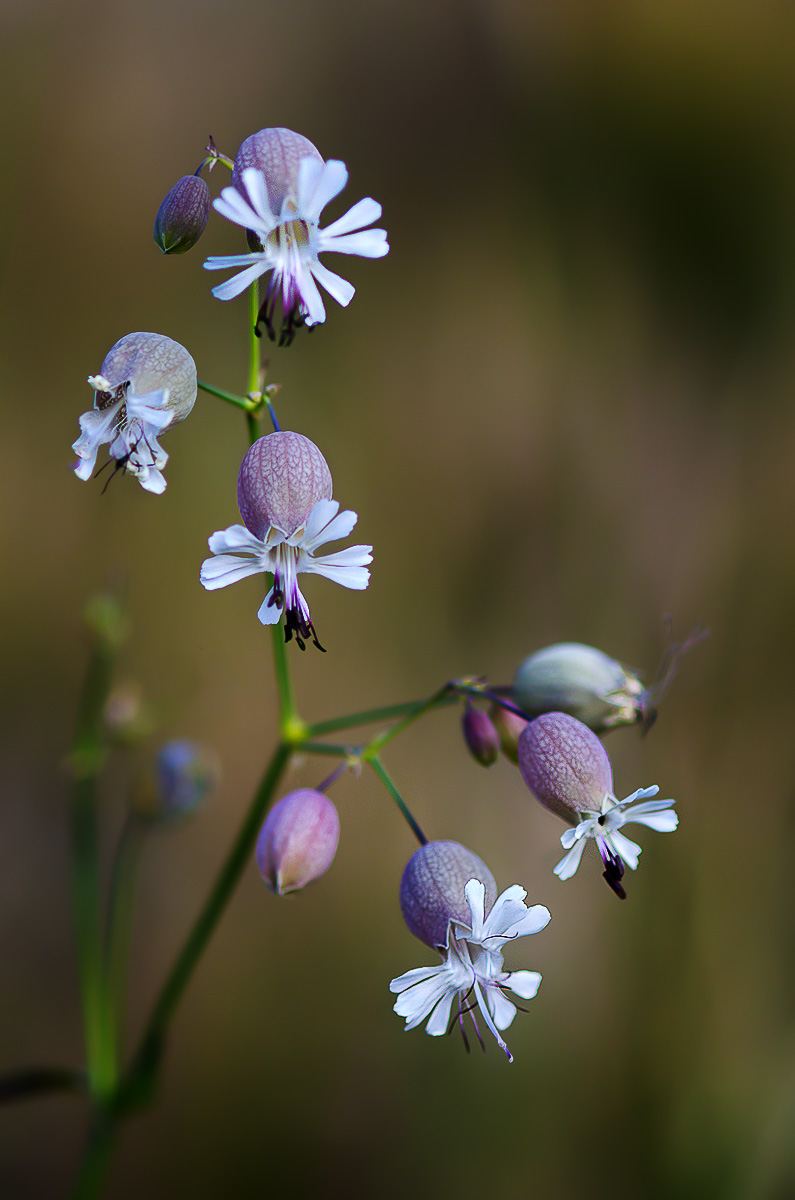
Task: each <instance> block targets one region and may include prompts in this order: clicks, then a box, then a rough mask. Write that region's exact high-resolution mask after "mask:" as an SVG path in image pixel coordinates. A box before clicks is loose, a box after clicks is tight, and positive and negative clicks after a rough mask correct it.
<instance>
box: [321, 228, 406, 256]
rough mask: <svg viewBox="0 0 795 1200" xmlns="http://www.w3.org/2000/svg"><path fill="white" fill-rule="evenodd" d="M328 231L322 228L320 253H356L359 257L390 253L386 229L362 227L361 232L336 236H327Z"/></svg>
mask: <svg viewBox="0 0 795 1200" xmlns="http://www.w3.org/2000/svg"><path fill="white" fill-rule="evenodd" d="M326 232H327V231H326V230H322V231H321V233H320V236H319V238H318V253H319V254H323V253H328V254H356V255H358V256H359V258H383V257H384V255H385V254H388V253H389V242H388V241H387V240H386V230H385V229H362V230H360V231H359V233H346V234H343V235H342V236H341V237H335V238H327V237H326Z"/></svg>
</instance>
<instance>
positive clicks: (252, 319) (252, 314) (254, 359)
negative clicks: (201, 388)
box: [246, 279, 263, 446]
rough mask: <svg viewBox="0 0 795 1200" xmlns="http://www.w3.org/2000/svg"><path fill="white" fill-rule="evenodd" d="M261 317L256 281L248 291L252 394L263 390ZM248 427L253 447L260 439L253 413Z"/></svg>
mask: <svg viewBox="0 0 795 1200" xmlns="http://www.w3.org/2000/svg"><path fill="white" fill-rule="evenodd" d="M258 316H259V280H258V279H255V280H254V282H253V283H252V285H251V287H250V288H249V289H248V362H249V366H248V390H249V392H251V393H254V392H260V391H261V390H262V383H263V379H262V343H261V341H260V339H259V338H258V337H257V332H256V331H257V317H258ZM246 423H247V425H248V440H249V443H250V444H251V445H252V446H253V445H254V443H255V442H256V440H257V438H258V437H259V426H258V424H257V418H256V417H255V416H254V414H253V413H251V412H248V413H246Z"/></svg>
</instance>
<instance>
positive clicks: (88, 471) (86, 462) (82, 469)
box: [72, 446, 97, 479]
mask: <svg viewBox="0 0 795 1200" xmlns="http://www.w3.org/2000/svg"><path fill="white" fill-rule="evenodd" d="M72 449H73V450H74V446H73V447H72ZM96 461H97V452H96V450H95V451H94V452H93V454H90V455H87V456H86V457H81V458H78V460H77V462H76V463H75V464H74V467H73V470H74V473H75V475H76V476H77V478H78V479H90V478H91V476H92V474H93V471H94V466H95V464H96Z"/></svg>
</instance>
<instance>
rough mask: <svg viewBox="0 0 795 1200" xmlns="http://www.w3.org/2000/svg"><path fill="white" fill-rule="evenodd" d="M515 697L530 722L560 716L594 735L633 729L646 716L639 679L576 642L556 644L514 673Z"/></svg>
mask: <svg viewBox="0 0 795 1200" xmlns="http://www.w3.org/2000/svg"><path fill="white" fill-rule="evenodd" d="M513 692H514V698H515V700H516V703H517V706H518V707H519V708H521V709H522V711H523V712H526V713H527V715H528V716H529V717H536V716H540V715H541V714H542V713H547V712H564V713H568V714H569V715H570V716H572V717H576V718H577V720H578V721H582V722H583V724H585V725H587V726H588V728H589V729H592V730H594V731H595V732H596V733H601V732H603V731H604V730H606V729H612V728H615V727H616V726H618V725H634V724H636V723H637V722H638V721H640V720H642V719H643V717H644V713H645V711H646V705H645V698H646V693H645V690H644V687H643V684H642V683H641V681H640V679H639V678H638V676H637V675H635V674H633V673H632V672H631V671H628V670H627V669H626V668H625V667H622V665H621V663H620V662H617V661H616V659H614V658H609V657H608V655H607V654H603V653H602V651H601V650H596V649H594V647H593V646H585V645H582V644H581V643H580V642H560V643H558V644H557V645H554V646H547V647H545V648H544V649H543V650H537V651H536V653H535V654H531V655H530V657H529V658H526V659H525V660H524V662H523V663H522V665H521V666H520V667H519V670H518V671H517V672H516V678H515V679H514V684H513Z"/></svg>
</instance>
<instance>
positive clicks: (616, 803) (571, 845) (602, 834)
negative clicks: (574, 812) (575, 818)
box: [555, 786, 679, 900]
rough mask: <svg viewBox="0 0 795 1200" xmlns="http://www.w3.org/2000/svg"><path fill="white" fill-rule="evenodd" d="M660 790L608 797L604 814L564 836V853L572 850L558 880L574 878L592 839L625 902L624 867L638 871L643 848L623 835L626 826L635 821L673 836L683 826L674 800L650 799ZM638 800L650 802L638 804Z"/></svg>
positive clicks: (591, 816)
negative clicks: (620, 798)
mask: <svg viewBox="0 0 795 1200" xmlns="http://www.w3.org/2000/svg"><path fill="white" fill-rule="evenodd" d="M659 790H660V789H659V788H658V787H656V786H655V787H647V788H638V790H637V791H636V792H633V793H632V795H631V796H627V798H626V800H616V798H615V796H605V798H604V800H603V801H602V811H601V813H599V814H598V815H594V814H589V815H588V816H584V817H583V819H582V820H581V821H580V823H579V824H578V825H575V827H574V828H573V829H567V830H566V831H565V833H563V834H561V838H560V841H561V845H562V846H563V848H564V850H568V854H566V855H565V856H564V857H563V858H562V859H561V860H560V862H559V863H558V865H557V866H556V867H555V874H556V875H557V877H558V879H570V878H571V876H572V875H573V874H574V872H575V871H576V870H577V868H578V866H579V865H580V859H581V858H582V852H583V850H584V849H585V843H586V841H587V840H588V838H594V840H595V841H596V844H597V846H598V847H599V853H600V854H601V856H602V862H603V863H604V864H605V879H607V882H608V883H609V884H610V886H611V887H612V889H613V891H614V892H616V894H617V895H619V896H620V897H621V898H622V900H623V899H624V898H625V897H626V892H625V891H624V889H623V887H622V885H621V877H622V876H623V874H624V864H626V865H627V866H628V867H629V868H630V869H631V870H633V871H634V870H635V868H636V867H637V865H638V855H639V854H640V851H641V848H640V846H639V845H638V844H637V842H633V841H631V840H630V838H628V837H626V835H625V834H623V833H620V832H619V831H620V829H621V827H622V825H631V824H632V822H633V821H634V822H635V823H636V824H637V825H648V827H649V828H650V829H656V830H657V832H658V833H671V832H672V831H673V830H674V829H676V826H677V825H678V823H679V819H678V817H677V815H676V813H675V812H672V811H671V806H672V805H673V803H674V801H673V800H648V799H647V797H649V796H656V795H657V793H658V792H659ZM636 800H641V801H646V802H645V803H642V804H635V803H634V802H635V801H636ZM616 875H617V878H616V877H615V876H616Z"/></svg>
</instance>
